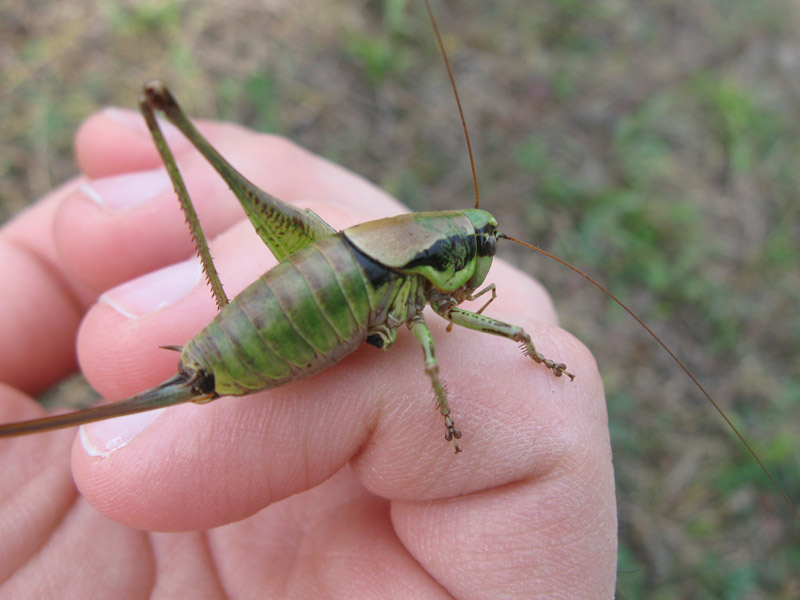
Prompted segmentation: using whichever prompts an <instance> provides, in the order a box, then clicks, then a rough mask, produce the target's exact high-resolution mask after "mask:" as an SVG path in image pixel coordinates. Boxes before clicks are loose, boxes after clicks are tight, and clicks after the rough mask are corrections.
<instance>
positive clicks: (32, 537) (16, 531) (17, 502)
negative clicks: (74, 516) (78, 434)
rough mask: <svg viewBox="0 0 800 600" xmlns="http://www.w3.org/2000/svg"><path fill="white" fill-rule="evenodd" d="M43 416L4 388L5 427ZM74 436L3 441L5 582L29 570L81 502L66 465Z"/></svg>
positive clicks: (0, 547) (0, 407) (0, 391)
mask: <svg viewBox="0 0 800 600" xmlns="http://www.w3.org/2000/svg"><path fill="white" fill-rule="evenodd" d="M39 415H40V409H39V408H38V407H37V406H36V405H35V403H34V401H33V400H32V399H31V398H29V397H27V396H25V395H24V394H22V393H20V392H19V391H17V390H14V389H13V388H11V387H9V386H6V385H3V384H0V420H2V422H7V421H16V420H21V419H24V418H33V417H37V416H39ZM72 438H73V436H71V435H70V434H69V433H68V432H63V431H62V432H54V433H53V434H52V435H49V436H46V437H45V438H42V439H34V438H16V439H9V440H3V443H2V444H1V445H0V461H2V465H3V477H2V478H0V507H2V518H0V540H2V543H0V581H6V580H7V579H8V578H9V577H10V576H11V574H12V573H14V572H15V571H16V570H17V569H19V568H20V567H21V566H22V565H24V564H25V563H26V562H27V561H28V560H30V558H31V557H32V556H34V555H35V554H36V553H37V552H38V551H39V550H40V549H41V547H42V546H43V545H44V544H46V543H47V540H48V539H49V538H50V536H51V535H52V532H53V531H54V530H55V529H56V528H57V526H58V524H59V522H60V520H61V518H62V517H63V515H64V514H65V513H66V512H68V511H69V510H70V508H71V507H72V505H73V504H74V503H75V501H76V499H77V498H78V495H77V492H76V490H75V486H74V485H73V483H72V475H71V473H70V470H69V465H68V464H67V463H66V462H65V461H64V460H63V457H64V455H65V453H66V452H68V450H69V446H70V443H71V441H72Z"/></svg>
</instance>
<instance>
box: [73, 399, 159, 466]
mask: <svg viewBox="0 0 800 600" xmlns="http://www.w3.org/2000/svg"><path fill="white" fill-rule="evenodd" d="M164 410H166V409H164V408H159V409H156V410H151V411H147V412H143V413H138V414H135V415H127V416H125V417H118V418H116V419H108V420H106V421H96V422H95V423H87V424H86V425H81V428H80V431H79V438H80V440H81V446H83V449H84V450H85V451H86V454H88V455H89V456H100V457H106V456H108V455H110V454H111V453H112V452H116V451H117V450H119V449H120V448H124V447H125V446H127V445H128V444H129V443H130V442H131V441H133V440H134V439H135V438H136V436H138V435H139V434H140V433H142V432H143V431H144V430H145V429H147V428H148V427H149V426H150V425H151V424H152V423H153V422H154V421H155V420H156V419H157V418H158V417H159V416H161V413H162V412H164Z"/></svg>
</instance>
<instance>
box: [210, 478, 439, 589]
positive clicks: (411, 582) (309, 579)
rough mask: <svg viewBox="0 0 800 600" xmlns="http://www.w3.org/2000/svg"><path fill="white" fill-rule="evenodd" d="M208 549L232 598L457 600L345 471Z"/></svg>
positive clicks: (220, 532)
mask: <svg viewBox="0 0 800 600" xmlns="http://www.w3.org/2000/svg"><path fill="white" fill-rule="evenodd" d="M209 545H210V547H211V548H212V551H213V552H214V555H215V556H217V557H218V559H219V560H218V562H217V565H216V569H217V572H218V573H219V576H220V578H221V579H222V580H223V581H225V582H226V589H228V590H236V591H237V592H238V593H234V594H233V595H239V596H245V597H266V598H278V597H285V596H287V595H290V596H292V597H297V598H315V597H317V598H318V597H326V598H346V597H353V596H354V595H355V596H357V597H359V598H386V599H390V598H397V599H398V600H400V599H405V598H430V599H434V598H450V597H451V596H450V595H449V594H447V592H446V591H445V590H444V589H443V588H442V586H441V585H440V584H439V583H438V582H437V581H436V580H435V579H433V578H432V577H431V576H430V575H429V574H428V573H426V572H425V571H424V570H423V569H421V568H420V566H419V564H418V563H417V562H416V560H414V558H413V557H412V556H411V555H409V553H408V551H407V550H406V549H405V548H404V547H403V545H402V544H401V543H400V541H399V540H398V539H397V536H396V535H395V533H394V530H393V527H392V522H391V519H390V515H389V502H388V501H386V500H385V499H383V498H377V497H375V496H374V495H372V494H370V493H369V492H367V491H366V490H365V489H364V488H363V486H361V484H360V483H359V482H358V480H357V479H356V478H355V477H354V476H353V474H352V473H351V472H350V471H349V469H347V468H345V469H342V471H340V472H339V473H337V474H336V475H334V476H333V477H332V478H331V479H329V480H328V481H326V482H325V483H323V484H322V485H319V486H317V487H315V488H314V489H313V490H309V492H307V493H305V494H298V495H295V496H293V497H291V498H287V499H286V500H284V501H282V502H279V503H276V504H274V505H273V506H270V507H269V508H268V509H266V510H263V511H260V512H259V513H258V514H256V515H254V516H253V517H251V518H250V519H246V520H244V521H239V522H237V523H233V524H231V525H229V526H227V527H223V528H219V529H215V530H212V531H211V532H210V534H209ZM286 590H291V593H288V594H287V591H286ZM356 590H357V591H356Z"/></svg>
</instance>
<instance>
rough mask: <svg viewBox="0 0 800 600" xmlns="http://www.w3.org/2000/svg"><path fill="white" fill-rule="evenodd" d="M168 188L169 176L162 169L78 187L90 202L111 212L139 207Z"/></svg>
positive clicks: (113, 176)
mask: <svg viewBox="0 0 800 600" xmlns="http://www.w3.org/2000/svg"><path fill="white" fill-rule="evenodd" d="M169 188H170V181H169V176H168V175H167V172H166V171H165V170H164V169H153V170H151V171H137V172H135V173H124V174H122V175H112V176H111V177H103V178H101V179H94V180H92V181H90V182H89V183H83V184H81V185H80V186H79V189H80V190H81V192H83V193H84V194H85V195H86V196H87V197H88V198H89V199H90V200H91V201H92V202H94V203H95V204H97V205H98V206H102V207H103V208H110V209H112V210H119V209H124V208H132V207H134V206H141V205H142V204H146V203H148V202H150V201H151V200H153V199H154V198H155V197H157V196H159V195H160V194H162V193H163V192H165V191H166V190H168V189H169Z"/></svg>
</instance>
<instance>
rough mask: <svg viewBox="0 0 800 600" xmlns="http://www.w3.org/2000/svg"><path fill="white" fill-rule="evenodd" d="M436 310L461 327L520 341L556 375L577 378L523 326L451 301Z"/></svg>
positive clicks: (526, 351) (524, 352)
mask: <svg viewBox="0 0 800 600" xmlns="http://www.w3.org/2000/svg"><path fill="white" fill-rule="evenodd" d="M433 308H434V310H435V311H436V312H437V313H438V314H439V315H441V316H442V317H444V318H445V319H447V320H448V321H450V323H455V324H456V325H460V326H461V327H466V328H468V329H474V330H475V331H482V332H483V333H491V334H492V335H499V336H501V337H504V338H508V339H510V340H514V341H515V342H519V343H520V344H521V347H522V352H523V354H525V355H526V356H530V357H531V358H532V359H533V360H534V361H536V362H537V363H539V364H542V365H544V366H545V367H547V368H548V369H550V370H551V371H552V372H553V374H554V375H555V376H556V377H561V375H566V376H568V377H569V378H570V380H573V379H575V376H574V375H573V374H572V373H570V372H569V371H567V365H565V364H564V363H560V362H555V361H553V360H550V359H549V358H545V357H544V356H543V355H542V354H541V353H540V352H539V351H537V350H536V347H535V346H534V345H533V342H532V341H531V336H530V335H528V333H527V332H526V331H525V330H524V329H523V328H522V327H517V326H516V325H510V324H509V323H503V322H502V321H498V320H496V319H492V318H491V317H487V316H484V315H481V314H478V313H474V312H470V311H468V310H464V309H463V308H458V307H457V306H453V305H452V304H449V303H443V304H440V305H438V306H434V307H433Z"/></svg>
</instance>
